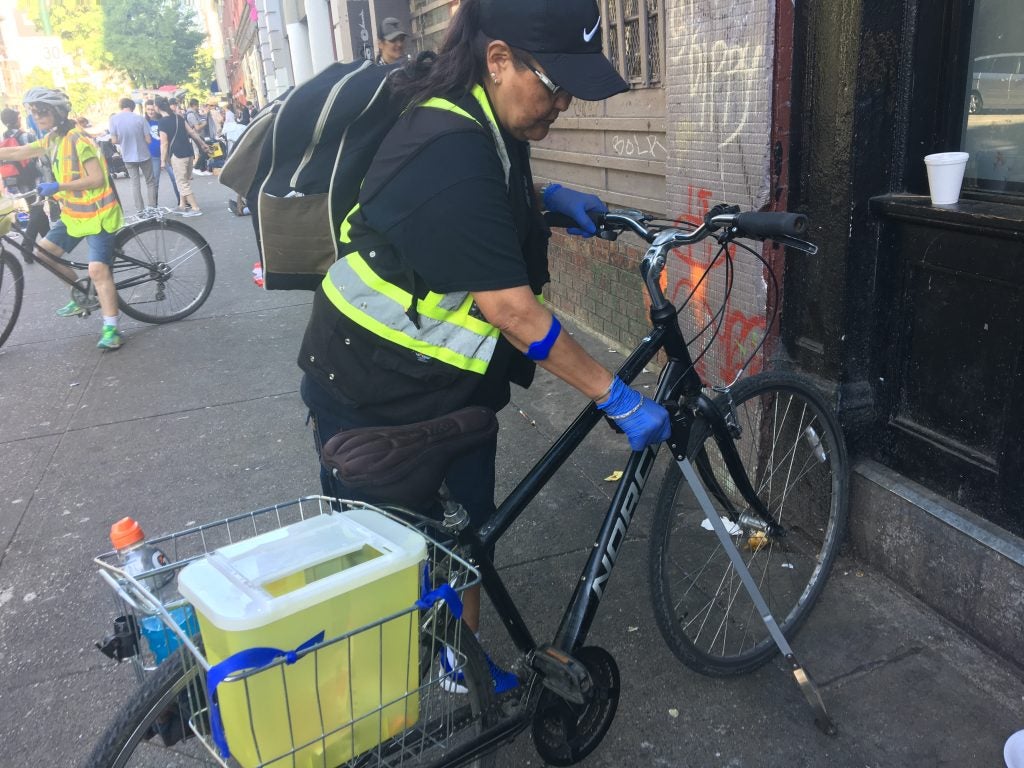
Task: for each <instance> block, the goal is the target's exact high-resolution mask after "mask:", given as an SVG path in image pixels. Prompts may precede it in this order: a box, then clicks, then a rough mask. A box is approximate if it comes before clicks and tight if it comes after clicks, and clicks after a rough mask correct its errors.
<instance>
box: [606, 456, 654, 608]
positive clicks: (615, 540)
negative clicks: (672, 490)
mask: <svg viewBox="0 0 1024 768" xmlns="http://www.w3.org/2000/svg"><path fill="white" fill-rule="evenodd" d="M656 455H657V452H656V451H655V449H654V447H653V446H652V447H650V448H648V449H646V450H645V451H644V452H643V455H642V456H641V457H640V463H639V464H638V465H637V468H636V472H635V473H634V474H633V477H632V479H631V480H630V483H629V490H628V491H626V497H625V498H624V499H623V500H622V506H621V507H620V508H619V516H618V518H617V519H616V520H615V528H614V529H613V530H612V535H611V538H609V539H608V546H607V547H605V550H604V555H602V556H601V568H602V573H601V575H599V576H598V577H597V578H596V579H594V583H593V585H592V586H591V589H593V591H594V594H595V595H597V596H598V598H600V597H603V596H604V583H605V582H606V581H608V577H609V576H611V575H612V568H613V567H614V566H615V559H616V558H617V557H618V556H619V546H620V545H621V544H622V542H623V541H625V539H626V531H627V529H628V528H629V524H630V523H631V522H632V520H633V513H634V512H635V511H636V503H637V502H638V501H640V494H641V493H642V492H643V490H644V485H646V484H647V478H648V477H649V476H650V474H651V468H652V467H653V466H654V458H655V456H656Z"/></svg>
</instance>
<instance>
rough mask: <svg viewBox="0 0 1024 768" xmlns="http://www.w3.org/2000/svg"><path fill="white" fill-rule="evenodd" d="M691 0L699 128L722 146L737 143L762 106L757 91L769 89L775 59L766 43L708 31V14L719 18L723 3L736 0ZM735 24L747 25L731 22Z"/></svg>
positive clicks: (692, 80)
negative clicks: (696, 0) (700, 0)
mask: <svg viewBox="0 0 1024 768" xmlns="http://www.w3.org/2000/svg"><path fill="white" fill-rule="evenodd" d="M710 5H711V6H713V7H712V8H711V9H710V10H708V9H707V8H706V6H707V3H690V4H689V6H688V15H689V17H690V18H689V20H688V23H687V24H686V26H685V28H686V29H689V30H692V31H691V33H690V40H689V44H688V45H687V47H686V56H687V57H688V59H689V61H688V66H687V71H688V73H689V75H690V76H689V95H690V104H692V105H693V107H694V108H695V109H696V111H697V120H696V123H697V127H698V128H699V129H700V130H703V131H711V132H714V134H715V135H716V136H717V137H718V146H719V148H724V147H727V146H728V145H729V144H732V143H733V142H736V141H737V140H738V139H739V137H740V135H741V134H742V133H743V131H744V130H745V129H747V127H748V124H749V122H750V121H751V119H752V118H753V117H754V116H755V115H756V113H758V112H759V111H760V110H759V109H758V108H757V107H758V105H757V104H755V98H756V94H758V93H759V92H760V91H762V90H763V89H764V86H763V81H764V78H765V73H766V72H768V73H769V74H770V73H771V63H770V62H769V61H767V60H766V58H765V46H764V44H763V43H761V42H758V41H754V40H750V39H746V40H742V39H741V40H726V39H722V38H721V37H716V36H715V35H714V33H713V32H712V33H711V34H710V35H709V34H708V29H707V26H708V25H707V18H708V17H709V16H710V17H718V16H719V14H718V13H717V11H718V9H719V7H721V8H722V9H726V8H727V9H728V11H727V12H728V13H732V12H733V11H734V9H733V5H734V3H733V2H732V0H729V2H725V1H724V0H711V3H710ZM731 29H743V27H741V26H740V27H736V26H734V27H732V28H731Z"/></svg>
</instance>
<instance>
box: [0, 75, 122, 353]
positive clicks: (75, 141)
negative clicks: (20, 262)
mask: <svg viewBox="0 0 1024 768" xmlns="http://www.w3.org/2000/svg"><path fill="white" fill-rule="evenodd" d="M23 102H24V104H25V105H26V106H27V107H28V108H29V112H30V113H31V115H32V117H33V118H34V119H35V122H36V124H37V125H38V126H39V129H40V130H41V131H42V132H43V138H41V139H39V140H37V141H33V142H31V143H30V144H26V145H25V146H22V147H11V148H3V149H0V160H23V159H26V158H32V157H44V156H45V157H46V158H47V159H48V160H49V162H50V165H51V166H52V168H53V177H54V179H55V181H47V182H43V183H42V184H40V185H39V186H38V187H37V188H36V191H37V192H38V193H39V195H40V196H52V197H54V198H55V199H56V200H57V201H58V202H59V203H60V204H61V213H60V220H59V221H57V222H56V223H55V224H54V225H53V226H52V228H51V229H50V231H49V232H48V233H47V235H46V237H45V238H43V239H42V240H40V241H39V243H37V245H38V246H39V247H40V248H42V249H43V250H45V251H47V252H48V253H51V254H53V255H54V256H61V255H63V254H64V253H67V252H68V251H71V250H72V249H73V248H74V247H75V246H76V245H78V243H79V242H81V241H82V240H83V239H84V240H85V241H86V244H87V245H88V247H89V277H90V278H91V279H92V283H93V285H94V286H96V296H97V298H99V302H100V310H101V312H102V315H103V331H102V334H101V335H100V340H99V343H98V344H97V345H96V346H97V347H99V348H100V349H104V350H113V349H118V348H119V347H120V346H121V342H122V339H121V335H120V334H119V333H118V330H117V319H118V309H117V291H116V289H115V288H114V277H113V273H112V272H111V270H110V263H111V261H112V260H113V258H114V237H115V235H116V234H117V231H118V230H119V229H120V228H121V226H122V225H123V224H124V216H123V214H122V212H121V204H120V203H119V202H118V199H117V194H116V193H115V192H114V188H113V187H112V186H111V184H110V177H109V175H108V174H107V166H106V163H105V162H104V160H103V153H102V152H100V151H99V149H98V148H97V147H96V144H95V143H94V142H93V140H92V139H91V138H89V136H87V135H86V134H85V133H84V132H83V131H82V130H81V129H80V128H79V127H78V125H77V124H76V123H75V121H74V120H70V119H69V118H68V114H69V113H70V112H71V102H70V101H69V100H68V97H67V96H66V95H65V94H64V93H63V92H62V91H58V90H54V89H52V88H32V89H30V90H29V91H28V92H27V93H26V94H25V98H24V100H23ZM83 313H84V310H83V309H82V308H81V307H79V306H78V304H77V303H75V301H74V300H72V301H70V302H69V303H68V304H67V305H66V306H63V307H61V308H60V309H58V310H57V314H58V315H60V316H61V317H70V316H73V315H80V314H83Z"/></svg>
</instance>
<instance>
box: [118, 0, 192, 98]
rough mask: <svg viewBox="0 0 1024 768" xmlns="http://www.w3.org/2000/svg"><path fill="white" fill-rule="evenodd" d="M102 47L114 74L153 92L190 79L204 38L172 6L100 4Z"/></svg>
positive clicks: (139, 0) (143, 1) (134, 1)
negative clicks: (120, 75) (125, 76)
mask: <svg viewBox="0 0 1024 768" xmlns="http://www.w3.org/2000/svg"><path fill="white" fill-rule="evenodd" d="M102 8H103V47H104V48H105V50H106V52H107V53H108V54H109V56H110V63H111V66H112V67H113V68H114V69H118V70H120V71H122V72H124V73H125V74H126V75H127V76H128V77H129V78H130V79H131V80H132V82H133V83H135V85H136V86H140V87H150V88H155V87H159V86H161V85H167V84H175V85H177V84H179V83H182V82H185V81H186V80H188V78H189V74H190V72H191V71H192V69H193V68H194V67H195V63H196V53H197V51H198V49H199V46H200V45H201V44H202V42H203V33H202V32H200V31H199V29H197V28H196V26H195V23H194V21H193V19H192V16H191V11H190V10H188V9H187V7H186V6H185V4H184V3H178V2H177V1H176V0H103V4H102Z"/></svg>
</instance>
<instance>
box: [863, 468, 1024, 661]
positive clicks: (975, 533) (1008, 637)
mask: <svg viewBox="0 0 1024 768" xmlns="http://www.w3.org/2000/svg"><path fill="white" fill-rule="evenodd" d="M852 480H853V482H852V495H851V502H850V526H849V530H850V541H851V543H852V545H853V547H854V549H855V552H856V554H857V556H858V557H860V558H861V559H863V560H865V561H866V562H868V563H870V564H871V565H872V566H873V567H874V568H877V569H878V570H880V571H882V572H883V573H884V574H885V575H886V576H888V577H889V578H890V579H892V580H893V581H895V582H896V583H897V584H899V585H900V586H902V587H904V588H905V589H907V590H908V591H910V592H912V593H913V594H914V595H915V596H916V597H917V598H919V599H920V600H922V601H923V602H924V603H926V604H927V605H929V606H930V607H932V608H934V609H935V610H936V611H938V612H939V613H940V614H942V615H943V616H944V617H946V618H947V619H949V620H950V621H952V622H954V623H955V624H957V625H958V626H960V627H961V628H963V629H964V630H965V631H967V632H968V633H969V634H971V635H972V636H973V637H974V638H975V639H977V640H978V641H979V642H981V643H983V644H984V645H986V646H988V647H989V648H991V649H992V650H994V651H996V652H997V653H999V654H1000V655H1001V656H1003V657H1004V658H1006V659H1009V660H1011V661H1013V662H1014V663H1016V664H1017V665H1019V666H1021V667H1024V642H1021V627H1024V540H1021V539H1019V538H1017V537H1016V536H1014V535H1013V534H1011V533H1008V532H1007V531H1004V530H1002V529H1000V528H998V527H997V526H995V525H992V524H991V523H989V522H988V521H987V520H983V519H982V518H980V517H978V516H977V515H975V514H973V513H972V512H970V511H969V510H967V509H965V508H963V507H961V506H958V505H956V504H954V503H952V502H950V501H948V500H947V499H944V498H942V497H940V496H938V495H936V494H934V493H932V492H931V491H929V490H928V489H927V488H924V487H923V486H920V485H918V484H917V483H914V482H911V481H910V480H908V479H907V478H905V477H903V476H902V475H899V474H897V473H896V472H893V471H892V470H891V469H889V468H888V467H885V466H882V465H881V464H878V463H876V462H873V461H862V462H858V463H857V464H856V465H855V466H854V468H853V478H852Z"/></svg>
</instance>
